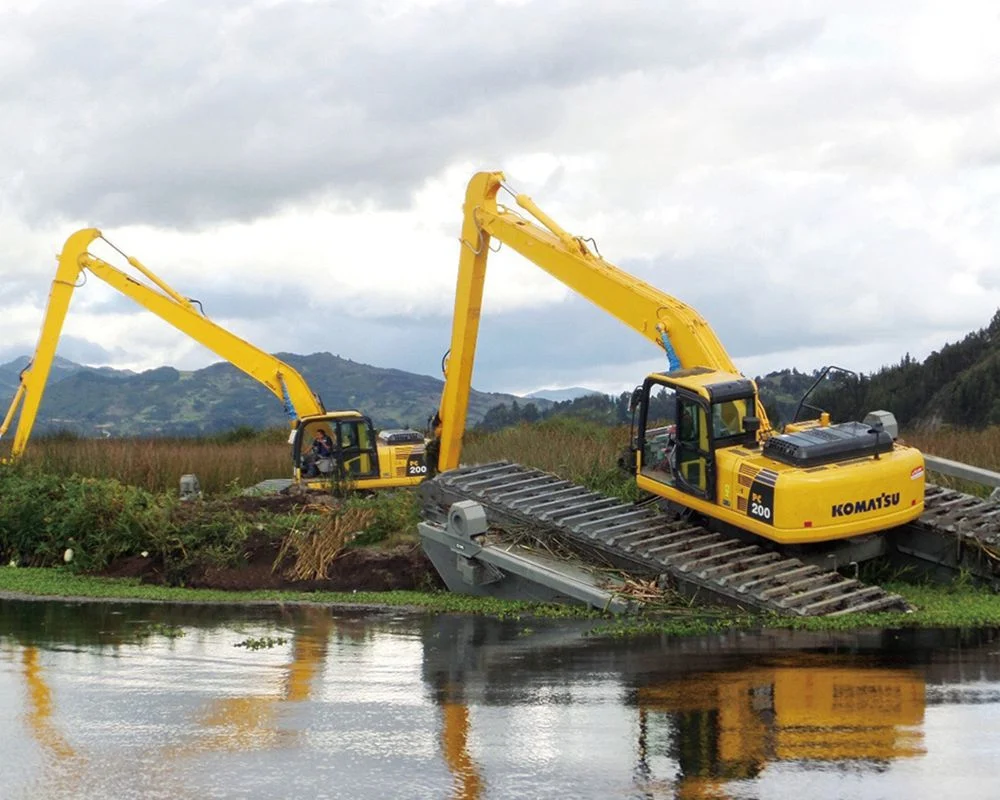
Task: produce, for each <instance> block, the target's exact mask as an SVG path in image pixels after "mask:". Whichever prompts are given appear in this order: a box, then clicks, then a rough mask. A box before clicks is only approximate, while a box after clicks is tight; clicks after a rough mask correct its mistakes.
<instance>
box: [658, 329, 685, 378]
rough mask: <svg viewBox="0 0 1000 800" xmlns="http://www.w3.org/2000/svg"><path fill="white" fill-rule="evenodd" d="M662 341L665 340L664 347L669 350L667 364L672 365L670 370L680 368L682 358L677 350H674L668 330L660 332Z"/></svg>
mask: <svg viewBox="0 0 1000 800" xmlns="http://www.w3.org/2000/svg"><path fill="white" fill-rule="evenodd" d="M660 341H661V342H663V349H664V350H666V351H667V365H668V366H669V367H670V371H671V372H673V371H674V370H675V369H680V368H681V360H680V358H678V357H677V351H676V350H674V346H673V345H672V344H670V338H669V337H668V336H667V332H666V331H663V332H661V333H660Z"/></svg>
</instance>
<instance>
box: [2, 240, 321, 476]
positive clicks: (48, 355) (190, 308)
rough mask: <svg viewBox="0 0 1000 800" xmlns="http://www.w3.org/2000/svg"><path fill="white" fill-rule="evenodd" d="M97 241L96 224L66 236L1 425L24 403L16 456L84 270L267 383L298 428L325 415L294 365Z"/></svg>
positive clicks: (4, 427)
mask: <svg viewBox="0 0 1000 800" xmlns="http://www.w3.org/2000/svg"><path fill="white" fill-rule="evenodd" d="M97 239H104V237H103V235H102V234H101V232H100V231H99V230H98V229H96V228H86V229H84V230H80V231H77V232H76V233H74V234H73V235H71V236H70V237H69V238H68V239H67V240H66V243H65V244H64V245H63V249H62V253H60V255H59V267H58V269H57V270H56V276H55V279H54V280H53V281H52V289H51V291H50V293H49V303H48V307H47V308H46V311H45V318H44V321H43V323H42V330H41V334H40V335H39V339H38V346H37V347H36V349H35V354H34V357H33V358H32V360H31V363H30V364H29V365H28V366H27V367H26V368H25V369H24V371H23V372H22V373H21V383H20V385H19V386H18V388H17V392H16V393H15V395H14V399H13V401H12V402H11V405H10V408H9V409H8V411H7V414H6V416H5V418H4V420H3V423H2V424H0V436H3V435H4V434H5V433H6V432H7V430H8V428H9V427H10V424H11V422H12V421H13V419H14V415H15V414H16V412H17V409H18V407H20V408H21V416H20V418H19V419H18V424H17V430H16V431H15V433H14V442H13V445H12V449H11V457H12V458H18V457H20V456H21V455H22V454H23V453H24V450H25V448H26V446H27V443H28V438H29V437H30V435H31V429H32V427H33V426H34V424H35V418H36V416H37V415H38V406H39V404H40V403H41V400H42V394H43V392H44V391H45V384H46V382H47V381H48V377H49V371H50V370H51V369H52V362H53V359H54V358H55V354H56V347H57V345H58V344H59V336H60V334H61V333H62V328H63V322H64V320H65V319H66V312H67V311H68V310H69V303H70V300H71V299H72V297H73V290H74V289H75V288H77V286H78V285H80V284H79V280H80V276H81V274H82V273H84V272H89V273H91V274H92V275H95V276H96V277H98V278H100V279H101V280H102V281H104V282H105V283H108V284H109V285H111V286H112V287H114V288H115V289H117V290H118V291H119V292H121V293H122V294H124V295H126V296H128V297H130V298H132V300H134V301H135V302H136V303H138V304H139V305H140V306H142V307H143V308H145V309H147V310H149V311H151V312H153V313H154V314H156V315H157V316H158V317H160V318H161V319H163V320H164V321H166V322H168V323H170V324H171V325H173V326H174V327H175V328H177V329H178V330H180V331H182V332H184V333H186V334H187V335H188V336H190V337H191V338H192V339H194V340H195V341H197V342H199V343H201V344H202V345H204V346H205V347H207V348H208V349H209V350H211V351H212V352H214V353H215V354H216V355H218V356H220V357H221V358H224V359H225V360H226V361H228V362H229V363H231V364H232V365H233V366H235V367H237V368H238V369H240V370H242V371H243V372H245V373H246V374H247V375H249V376H250V377H251V378H253V379H254V380H256V381H258V382H259V383H262V384H263V385H264V386H266V387H267V388H268V389H270V390H271V392H273V393H274V394H275V395H276V396H277V397H278V399H279V400H281V401H282V403H284V406H285V411H286V413H287V414H288V416H289V420H290V423H291V426H292V427H293V428H294V427H296V426H297V424H298V421H299V419H301V418H302V417H306V416H312V415H317V414H323V413H325V409H324V408H323V403H322V401H321V400H320V399H319V397H317V396H316V395H315V394H314V393H313V391H312V390H311V389H310V388H309V385H308V384H307V383H306V381H305V379H304V378H303V377H302V376H301V375H300V374H299V373H298V372H297V371H296V370H295V369H294V368H293V367H291V366H289V365H288V364H286V363H284V362H283V361H281V360H280V359H278V358H275V357H274V356H272V355H271V354H270V353H266V352H264V351H263V350H261V349H260V348H259V347H256V346H255V345H252V344H250V343H249V342H247V341H245V340H244V339H241V338H240V337H239V336H236V335H235V334H233V333H230V332H229V331H227V330H226V329H225V328H223V327H221V326H220V325H218V324H216V323H215V322H212V320H210V319H208V318H207V317H205V316H204V314H202V313H201V311H199V310H198V308H197V307H196V306H195V304H194V303H193V302H192V301H191V300H189V299H188V298H186V297H184V296H183V295H181V294H179V293H178V292H176V291H175V290H174V289H172V288H171V287H170V286H169V285H167V284H166V283H165V282H164V281H163V280H162V279H160V278H158V277H157V276H156V275H154V274H153V273H152V272H151V271H150V270H149V268H147V267H146V266H145V265H143V264H142V263H141V262H140V261H139V260H138V259H136V258H134V257H132V256H126V258H127V259H128V263H129V264H130V265H131V266H132V267H134V268H135V269H136V270H138V272H140V273H141V274H142V275H144V276H145V277H146V278H147V279H148V280H149V281H151V282H152V283H153V285H154V286H155V288H153V287H150V286H148V285H147V284H145V283H141V282H139V281H137V280H136V279H135V278H133V277H131V276H130V275H127V274H126V273H125V272H123V271H122V270H120V269H118V268H117V267H115V266H113V265H112V264H109V263H108V262H106V261H104V260H102V259H100V258H98V257H97V256H94V255H92V254H91V253H89V252H88V248H89V247H90V245H91V244H92V243H93V242H94V241H95V240H97ZM105 241H107V240H105ZM109 244H110V242H109ZM111 246H112V247H114V245H111ZM115 249H117V248H115ZM119 252H120V251H119Z"/></svg>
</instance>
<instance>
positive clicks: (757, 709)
mask: <svg viewBox="0 0 1000 800" xmlns="http://www.w3.org/2000/svg"><path fill="white" fill-rule="evenodd" d="M638 704H639V708H640V712H641V713H643V714H651V717H655V716H656V714H657V713H662V714H667V715H669V717H670V728H671V733H670V738H671V741H672V747H671V750H672V751H673V754H674V755H675V756H676V758H677V759H678V761H679V763H680V776H679V779H678V784H677V786H676V790H677V796H678V797H724V796H725V793H724V791H723V789H722V787H723V786H724V784H725V783H726V782H727V781H729V780H735V779H746V778H753V777H756V776H757V775H758V774H759V773H760V772H761V770H762V769H763V768H764V767H765V766H766V765H767V764H768V763H769V762H773V761H822V762H826V761H831V762H832V761H860V762H871V763H885V762H888V761H892V760H895V759H900V758H912V757H915V756H921V755H923V754H924V753H925V750H924V745H923V731H922V727H921V726H922V725H923V720H924V680H923V677H922V676H921V675H920V674H919V673H916V672H912V671H909V670H899V669H876V668H864V667H854V666H849V665H845V664H844V662H843V661H840V662H839V663H837V662H833V661H824V660H822V659H820V660H818V661H817V662H816V663H813V664H808V663H807V664H806V665H803V664H802V659H801V656H800V657H799V658H797V660H796V662H795V663H794V664H790V665H788V666H781V665H778V666H775V667H772V668H762V669H749V670H743V671H735V672H717V673H706V674H702V675H698V676H692V677H685V678H682V679H679V680H674V681H670V682H667V683H662V684H656V685H650V686H644V687H642V688H640V689H639V690H638Z"/></svg>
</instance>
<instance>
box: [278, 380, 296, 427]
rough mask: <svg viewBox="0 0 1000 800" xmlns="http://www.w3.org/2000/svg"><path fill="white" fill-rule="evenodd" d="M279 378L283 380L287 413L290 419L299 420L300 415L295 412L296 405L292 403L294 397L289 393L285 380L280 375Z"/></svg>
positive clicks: (283, 395) (282, 388) (282, 392)
mask: <svg viewBox="0 0 1000 800" xmlns="http://www.w3.org/2000/svg"><path fill="white" fill-rule="evenodd" d="M278 380H279V381H281V395H282V398H283V399H284V403H285V413H286V414H287V415H288V418H289V419H290V420H297V419H298V418H299V415H298V414H296V413H295V406H294V405H293V404H292V398H291V397H290V396H289V394H288V387H287V386H285V382H284V381H283V380H281V378H280V377H279V378H278Z"/></svg>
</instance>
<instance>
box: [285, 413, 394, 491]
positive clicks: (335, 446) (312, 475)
mask: <svg viewBox="0 0 1000 800" xmlns="http://www.w3.org/2000/svg"><path fill="white" fill-rule="evenodd" d="M319 436H322V437H324V438H325V439H326V441H327V442H329V444H328V446H326V447H321V448H320V450H321V451H320V452H317V450H316V449H314V447H313V442H315V441H317V438H318V437H319ZM292 460H293V462H294V464H295V468H296V470H297V471H298V472H299V473H300V475H301V478H302V479H303V480H305V481H307V482H308V481H315V482H323V481H326V482H329V481H331V480H335V481H342V480H350V481H356V480H363V479H368V478H378V477H379V453H378V446H377V444H376V438H375V429H374V427H373V425H372V421H371V420H370V419H369V418H368V417H366V416H365V415H364V414H362V413H361V412H359V411H348V412H342V411H340V412H334V413H332V414H324V415H322V416H315V417H308V418H305V419H303V421H302V424H300V425H299V426H298V427H297V428H296V429H295V431H294V433H293V434H292Z"/></svg>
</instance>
